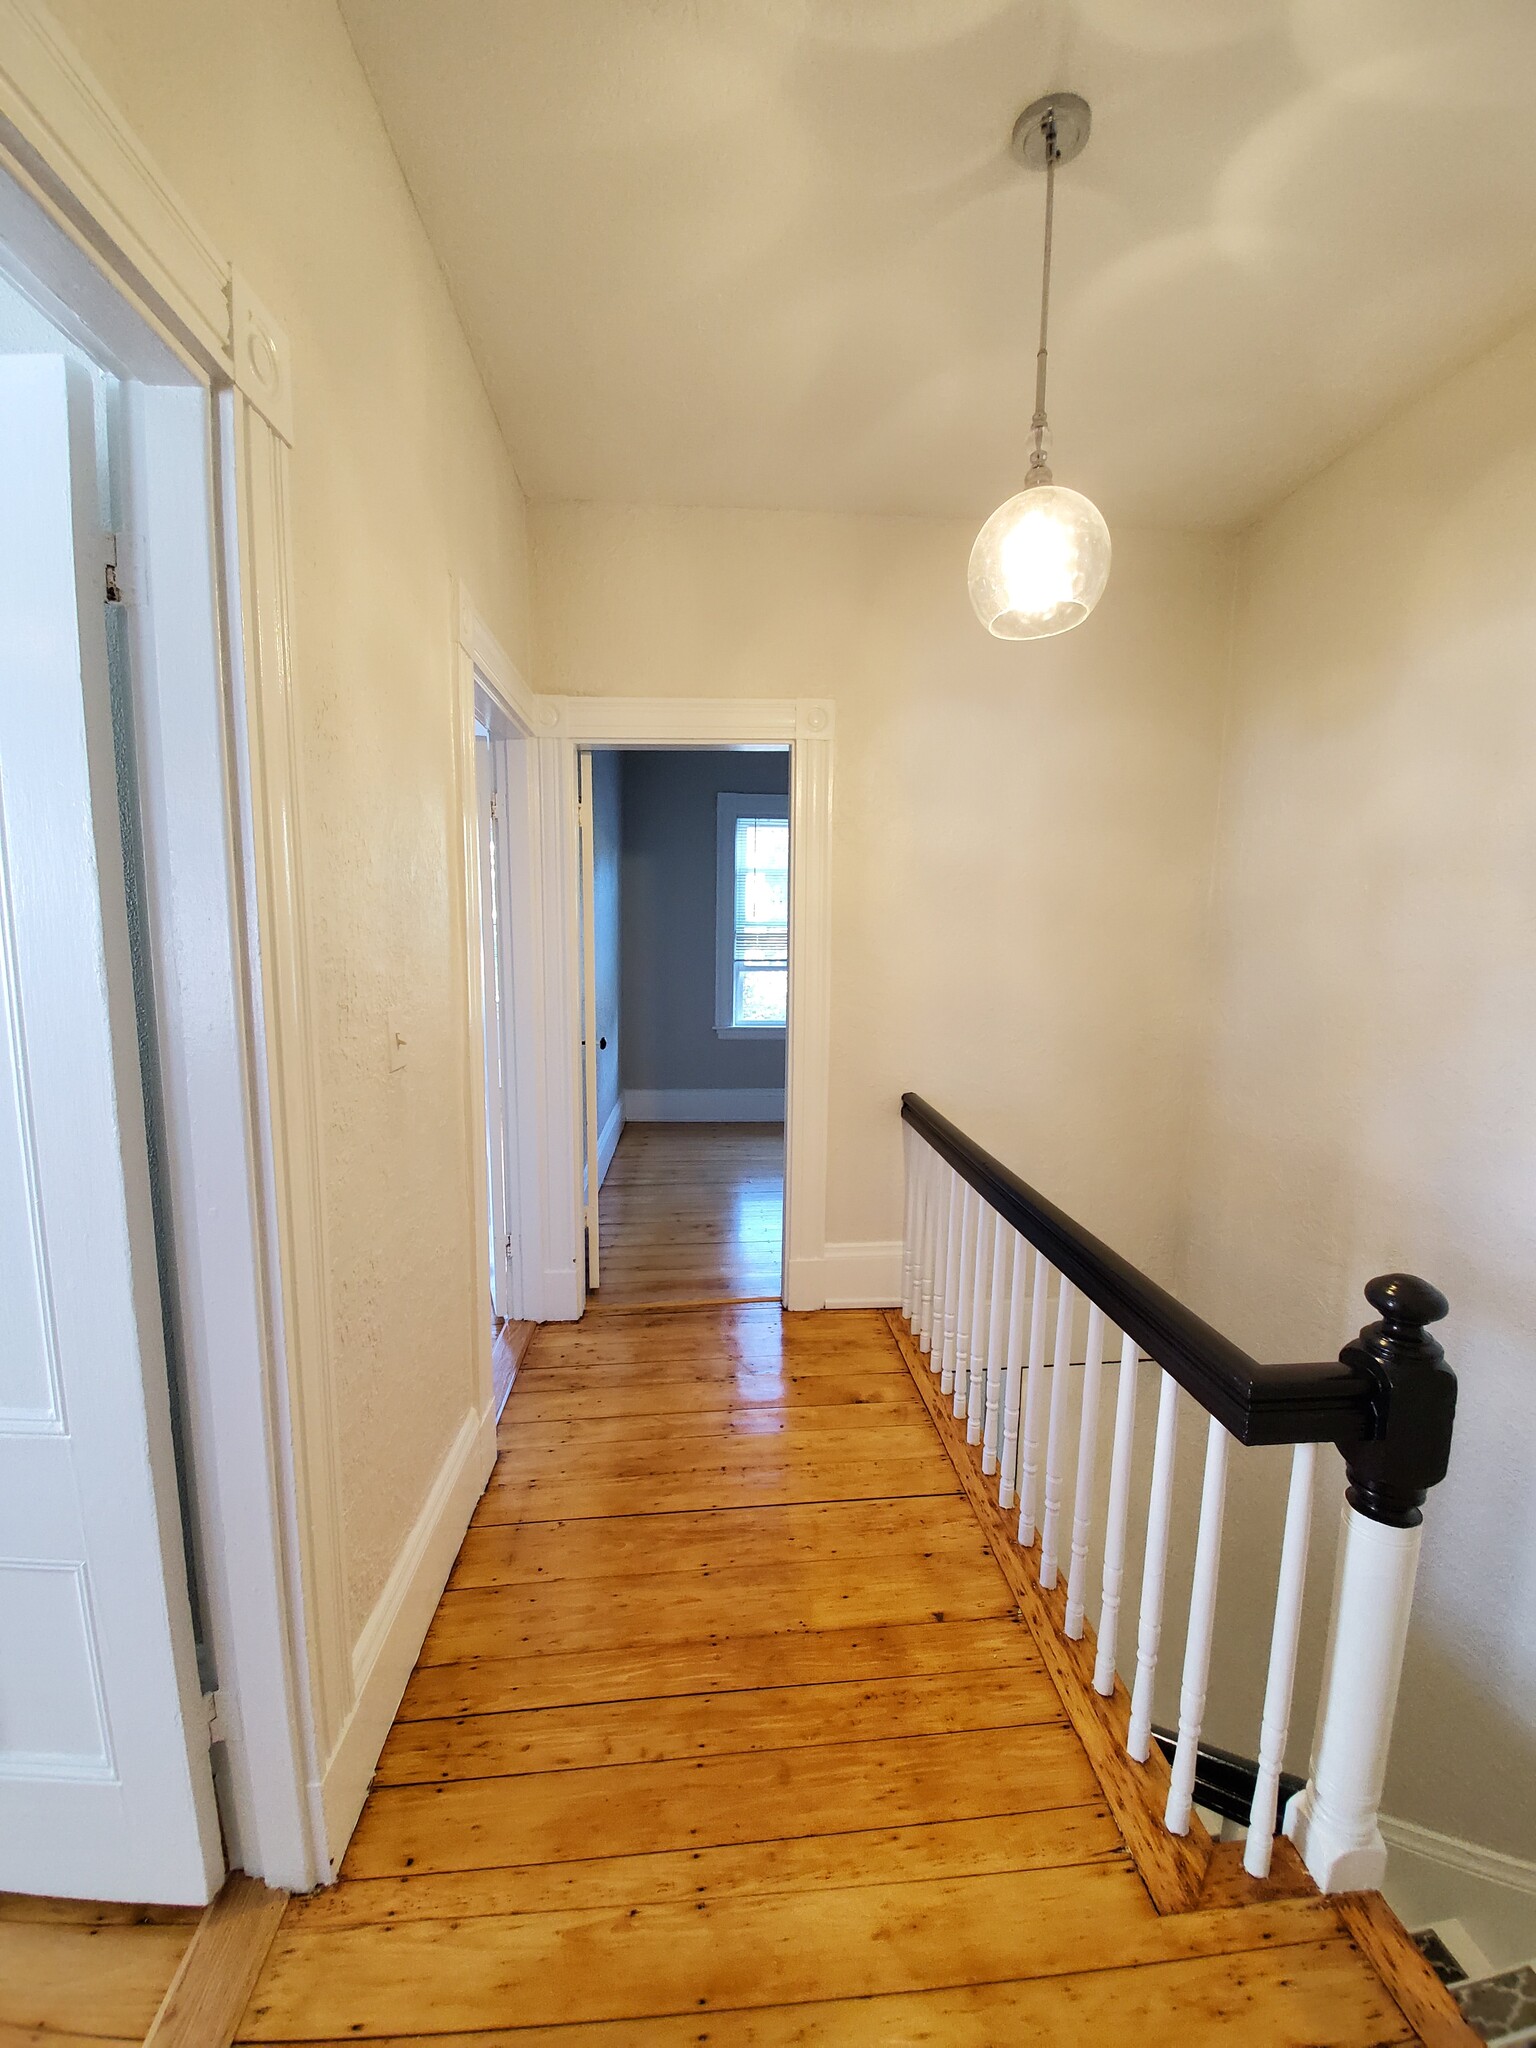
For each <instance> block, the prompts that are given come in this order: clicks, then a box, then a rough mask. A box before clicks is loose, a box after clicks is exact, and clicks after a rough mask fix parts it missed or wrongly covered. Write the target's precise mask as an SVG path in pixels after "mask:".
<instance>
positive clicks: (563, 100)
mask: <svg viewBox="0 0 1536 2048" xmlns="http://www.w3.org/2000/svg"><path fill="white" fill-rule="evenodd" d="M342 8H343V12H344V14H345V16H346V19H347V22H348V25H349V27H350V29H351V32H352V35H353V38H354V41H355V43H356V45H357V49H358V52H359V54H360V56H361V58H362V60H363V64H364V66H365V67H366V69H367V72H368V76H369V78H370V80H371V81H372V84H373V89H374V91H375V93H376V95H377V97H378V101H379V105H380V107H381V108H382V109H383V113H384V118H385V121H386V123H387V125H388V128H389V131H390V134H391V136H392V138H393V140H394V144H395V147H396V149H397V150H398V152H399V156H400V160H401V163H402V164H403V165H404V168H405V173H406V176H407V177H408V179H409V180H410V183H411V186H412V188H413V190H414V192H415V195H416V198H417V202H418V204H419V206H420V208H421V212H422V216H423V218H424V220H425V222H426V225H427V230H428V232H429V234H430V235H431V237H432V240H433V242H434V244H435V245H436V248H437V250H438V253H439V255H440V257H441V259H442V262H443V265H444V267H445V269H446V272H447V275H448V279H449V283H450V285H451V287H452V290H453V293H454V296H455V298H456V300H457V303H458V306H459V309H460V312H461V314H462V317H463V319H464V323H465V326H466V328H467V329H468V332H469V336H470V340H471V344H472V346H473V348H474V350H475V353H476V356H477V358H478V360H479V363H480V366H481V369H482V371H483V373H484V376H485V380H486V384H487V386H488V388H489V390H490V393H491V397H492V400H493V402H494V404H495V406H496V409H497V412H498V414H499V415H500V418H501V421H502V424H503V427H504V430H505V433H506V437H507V441H508V445H509V446H510V448H511V450H512V454H513V457H514V459H515V461H516V463H517V465H518V469H519V473H520V474H521V476H522V479H523V482H524V485H525V487H526V488H527V490H528V492H529V494H530V496H532V497H534V498H597V499H615V500H624V501H635V502H656V503H667V504H711V505H744V506H790V507H798V508H807V509H811V508H829V509H846V510H859V511H874V512H914V513H963V514H966V515H968V516H975V517H977V518H978V519H979V518H980V517H981V516H982V515H984V514H985V513H986V512H988V511H989V510H990V509H991V507H992V506H993V505H994V504H996V503H997V502H998V501H999V500H1000V499H1001V498H1003V497H1005V496H1007V495H1009V494H1010V493H1011V492H1012V491H1013V490H1015V489H1017V488H1018V486H1019V483H1020V482H1021V480H1022V476H1023V470H1024V460H1025V445H1026V431H1027V426H1028V420H1029V414H1030V409H1031V401H1032V379H1033V351H1034V327H1035V321H1036V318H1037V305H1038V299H1037V294H1038V272H1039V234H1040V219H1041V206H1042V201H1043V181H1042V180H1040V179H1039V178H1038V177H1037V176H1036V175H1034V174H1032V173H1029V172H1026V171H1023V170H1021V169H1019V168H1017V167H1016V166H1015V164H1014V162H1013V160H1012V159H1011V157H1010V156H1009V154H1008V149H1007V143H1008V135H1009V130H1010V128H1011V126H1012V123H1013V118H1014V115H1015V114H1016V113H1017V112H1018V110H1019V108H1020V107H1022V106H1023V105H1024V104H1025V103H1026V102H1027V101H1029V100H1030V99H1032V98H1034V97H1035V96H1036V95H1038V94H1040V93H1042V92H1044V91H1048V90H1053V89H1059V88H1063V87H1068V88H1071V89H1073V90H1076V91H1078V92H1081V93H1084V94H1085V95H1086V96H1087V97H1088V98H1089V99H1090V100H1091V101H1092V103H1093V110H1094V133H1093V140H1092V142H1091V143H1090V145H1089V148H1088V150H1087V153H1086V154H1085V155H1084V156H1083V157H1082V158H1080V159H1079V161H1078V162H1077V163H1076V164H1074V165H1072V166H1071V167H1070V168H1068V169H1067V170H1065V171H1064V172H1063V173H1062V174H1061V177H1060V181H1059V188H1058V201H1057V262H1056V271H1055V282H1054V286H1053V294H1052V297H1053V329H1052V374H1051V415H1052V424H1053V427H1054V431H1055V463H1056V473H1057V477H1058V479H1059V481H1061V482H1063V483H1070V484H1073V485H1075V486H1076V487H1078V488H1080V489H1082V490H1085V491H1088V492H1089V493H1090V494H1091V495H1092V496H1093V497H1095V498H1096V499H1097V500H1098V501H1099V503H1100V504H1101V505H1102V507H1103V508H1104V510H1105V512H1106V514H1107V515H1108V516H1109V517H1110V518H1111V519H1112V520H1113V519H1116V518H1119V519H1122V520H1132V521H1146V522H1150V523H1156V524H1159V525H1180V526H1182V525H1217V526H1224V525H1231V524H1236V523H1240V522H1242V521H1244V520H1246V519H1247V518H1249V517H1251V516H1252V515H1253V514H1254V513H1255V512H1256V511H1257V510H1259V509H1260V508H1262V507H1263V506H1265V505H1266V504H1268V503H1270V502H1272V501H1273V500H1274V499H1275V498H1276V497H1278V496H1280V495H1281V494H1283V493H1284V492H1285V491H1286V490H1287V489H1289V488H1290V487H1291V486H1292V485H1293V484H1295V483H1296V482H1298V481H1299V480H1300V479H1301V478H1302V477H1303V476H1305V475H1308V474H1309V473H1310V472H1311V471H1313V470H1314V469H1316V468H1318V467H1320V466H1321V464H1322V463H1323V462H1324V461H1326V460H1327V459H1328V458H1329V457H1330V456H1331V455H1332V454H1334V453H1336V452H1337V451H1338V449H1339V448H1341V447H1342V446H1344V445H1345V444H1346V443H1347V442H1348V441H1350V440H1351V439H1353V438H1355V437H1356V436H1357V435H1359V434H1360V433H1361V432H1363V431H1364V430H1365V429H1367V428H1368V427H1369V426H1371V425H1372V424H1373V423H1374V422H1375V421H1376V420H1378V419H1380V418H1381V417H1382V416H1383V415H1384V414H1385V413H1387V412H1388V411H1390V410H1391V409H1392V407H1393V406H1394V405H1395V404H1396V403H1397V402H1398V401H1399V400H1401V399H1402V398H1403V397H1405V396H1406V395H1407V394H1408V393H1410V392H1412V391H1414V390H1416V389H1418V388H1419V387H1421V386H1422V385H1423V384H1424V383H1426V382H1427V381H1428V380H1429V379H1431V378H1432V377H1433V376H1434V375H1435V374H1436V373H1437V372H1438V371H1440V370H1441V369H1443V368H1444V367H1446V366H1448V365H1450V364H1452V363H1454V362H1456V361H1459V360H1461V359H1462V358H1464V357H1465V356H1467V355H1469V354H1471V353H1472V352H1474V351H1475V350H1476V349H1477V348H1479V347H1480V346H1482V345H1484V344H1485V343H1487V342H1488V341H1490V340H1491V339H1493V338H1494V337H1495V336H1497V335H1498V334H1499V333H1500V332H1501V331H1502V330H1503V329H1504V328H1506V327H1507V326H1508V325H1509V324H1510V323H1511V322H1512V321H1513V320H1514V319H1515V318H1516V317H1517V316H1518V315H1519V314H1520V313H1521V312H1522V311H1524V310H1525V309H1526V308H1527V307H1529V306H1530V305H1531V304H1532V303H1533V301H1536V4H1533V0H1076V4H1075V5H1067V4H1063V0H342ZM1425 461H1426V463H1431V462H1433V463H1445V462H1447V461H1451V462H1453V461H1454V451H1449V450H1436V449H1426V450H1425Z"/></svg>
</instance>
